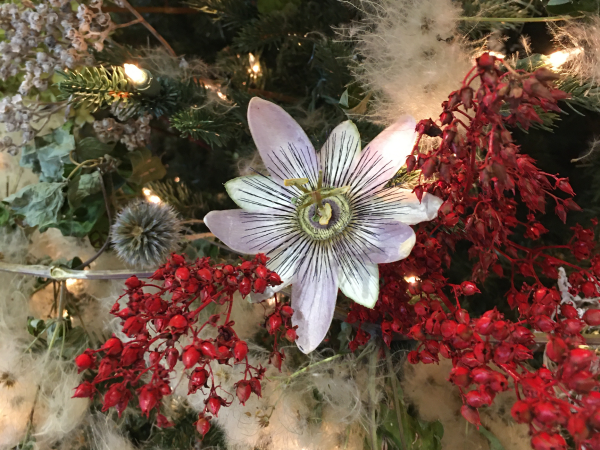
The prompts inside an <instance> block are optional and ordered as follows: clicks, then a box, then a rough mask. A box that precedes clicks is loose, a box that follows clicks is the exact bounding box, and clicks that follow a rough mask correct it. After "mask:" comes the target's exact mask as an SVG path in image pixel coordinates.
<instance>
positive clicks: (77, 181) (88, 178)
mask: <svg viewBox="0 0 600 450" xmlns="http://www.w3.org/2000/svg"><path fill="white" fill-rule="evenodd" d="M101 190H102V188H101V187H100V173H99V172H93V173H86V174H83V175H79V174H77V175H76V176H75V177H74V178H73V180H72V181H71V183H70V184H69V189H68V190H67V199H68V200H69V205H70V206H71V208H72V209H77V208H79V207H80V206H81V202H82V200H83V199H84V198H86V197H89V196H90V195H92V194H96V193H97V192H100V191H101Z"/></svg>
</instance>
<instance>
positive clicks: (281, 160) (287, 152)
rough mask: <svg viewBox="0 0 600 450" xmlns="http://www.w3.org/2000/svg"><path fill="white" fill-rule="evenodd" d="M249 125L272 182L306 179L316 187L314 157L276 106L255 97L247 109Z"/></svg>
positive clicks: (298, 131) (303, 136) (297, 129)
mask: <svg viewBox="0 0 600 450" xmlns="http://www.w3.org/2000/svg"><path fill="white" fill-rule="evenodd" d="M248 125H249V127H250V132H251V133H252V138H253V139H254V143H255V144H256V147H257V148H258V151H259V153H260V156H261V158H262V160H263V162H264V163H265V165H266V166H267V169H269V172H270V173H271V176H272V177H273V179H274V180H275V181H276V182H277V183H280V184H283V180H285V179H288V178H308V179H309V181H310V182H311V184H312V185H313V186H315V185H316V182H317V177H318V173H319V169H318V161H317V154H316V152H315V149H314V147H313V145H312V143H311V142H310V139H308V136H306V133H305V132H304V130H303V129H302V128H301V127H300V125H298V123H297V122H296V121H295V120H294V119H293V118H292V116H290V115H289V114H288V113H286V112H285V111H284V110H283V108H281V107H280V106H278V105H276V104H275V103H271V102H268V101H266V100H263V99H261V98H258V97H254V98H252V100H250V104H249V105H248Z"/></svg>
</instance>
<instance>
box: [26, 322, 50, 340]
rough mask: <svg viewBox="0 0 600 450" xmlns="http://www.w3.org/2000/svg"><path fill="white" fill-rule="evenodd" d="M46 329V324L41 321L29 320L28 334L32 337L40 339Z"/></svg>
mask: <svg viewBox="0 0 600 450" xmlns="http://www.w3.org/2000/svg"><path fill="white" fill-rule="evenodd" d="M45 329H46V323H45V322H44V321H43V320H41V319H34V318H33V317H28V318H27V332H28V333H29V334H31V335H32V336H35V337H38V336H39V335H40V334H41V333H43V332H44V330H45Z"/></svg>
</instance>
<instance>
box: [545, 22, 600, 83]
mask: <svg viewBox="0 0 600 450" xmlns="http://www.w3.org/2000/svg"><path fill="white" fill-rule="evenodd" d="M549 28H550V31H551V32H552V34H553V37H554V41H555V43H556V44H557V46H558V47H559V50H558V52H559V53H557V54H556V55H554V56H553V57H551V58H550V63H551V64H553V66H554V68H555V69H559V70H562V71H563V72H567V73H569V74H571V75H573V76H576V77H578V78H581V79H583V80H591V81H592V82H594V83H596V84H597V83H600V17H598V16H590V17H588V18H587V19H586V22H580V21H574V20H571V21H567V22H564V24H563V25H557V24H550V25H549Z"/></svg>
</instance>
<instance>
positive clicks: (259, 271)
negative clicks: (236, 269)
mask: <svg viewBox="0 0 600 450" xmlns="http://www.w3.org/2000/svg"><path fill="white" fill-rule="evenodd" d="M255 272H256V275H257V276H258V277H260V278H267V275H268V273H269V271H268V269H267V268H266V267H265V266H262V265H261V266H258V267H257V268H256V270H255Z"/></svg>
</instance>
